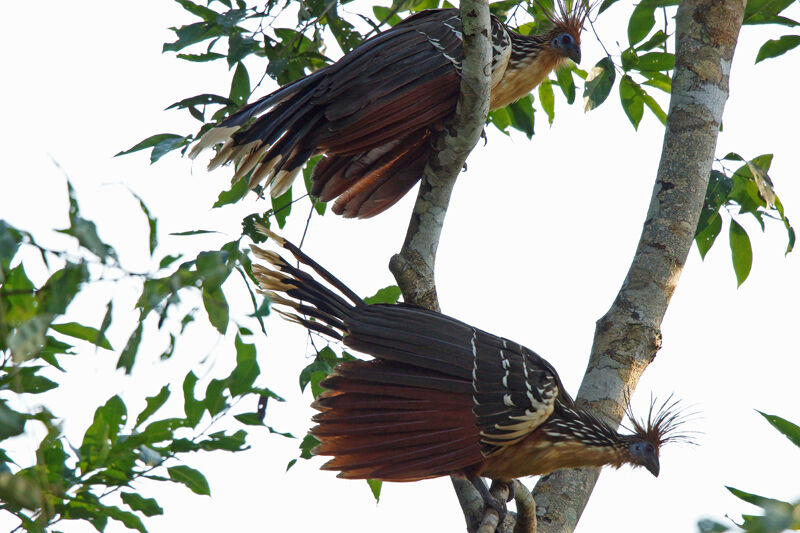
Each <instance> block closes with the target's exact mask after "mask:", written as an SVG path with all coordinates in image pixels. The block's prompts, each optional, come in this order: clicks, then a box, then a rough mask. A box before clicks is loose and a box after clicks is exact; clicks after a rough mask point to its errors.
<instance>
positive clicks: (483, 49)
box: [389, 0, 492, 311]
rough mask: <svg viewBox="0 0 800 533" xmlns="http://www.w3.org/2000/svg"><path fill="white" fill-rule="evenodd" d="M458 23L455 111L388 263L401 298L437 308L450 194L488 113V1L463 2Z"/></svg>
mask: <svg viewBox="0 0 800 533" xmlns="http://www.w3.org/2000/svg"><path fill="white" fill-rule="evenodd" d="M461 21H462V26H463V36H464V60H463V62H462V68H461V95H460V97H459V101H458V106H457V108H456V113H455V115H454V116H453V118H452V120H449V121H448V122H447V123H446V124H445V128H444V131H442V133H441V134H440V135H439V136H438V138H437V139H436V140H435V141H434V143H433V146H434V149H435V152H436V153H435V154H434V155H433V156H431V158H430V160H429V161H428V164H427V165H425V170H424V172H423V176H422V182H421V183H420V187H419V194H418V195H417V203H416V204H415V205H414V211H413V213H412V215H411V221H410V222H409V225H408V233H407V234H406V240H405V242H404V243H403V248H402V249H401V250H400V253H399V254H397V255H395V256H394V257H392V259H391V261H390V262H389V270H391V271H392V274H394V277H395V279H396V280H397V284H398V285H399V286H400V289H402V291H403V298H404V299H405V301H407V302H412V303H415V304H417V305H421V306H423V307H426V308H428V309H434V310H437V311H439V310H440V308H439V301H438V297H437V295H436V282H435V279H434V265H435V263H436V249H437V247H438V245H439V237H440V235H441V233H442V225H443V224H444V218H445V215H446V214H447V206H448V204H449V202H450V194H451V193H452V192H453V185H454V184H455V181H456V178H457V177H458V174H459V172H461V169H462V168H463V167H464V161H466V159H467V156H468V155H469V153H470V152H471V151H472V149H473V148H474V147H475V144H476V143H477V142H478V139H479V138H480V134H481V131H482V129H483V125H484V124H485V123H486V115H487V113H488V112H489V92H490V86H489V80H490V76H491V64H492V47H491V42H490V39H489V35H490V25H489V4H488V2H487V0H466V1H462V2H461Z"/></svg>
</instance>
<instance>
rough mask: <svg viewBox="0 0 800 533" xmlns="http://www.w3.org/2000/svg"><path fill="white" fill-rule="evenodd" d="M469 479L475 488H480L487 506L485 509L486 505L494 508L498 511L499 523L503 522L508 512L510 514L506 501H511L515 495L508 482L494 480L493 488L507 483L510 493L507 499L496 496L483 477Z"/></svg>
mask: <svg viewBox="0 0 800 533" xmlns="http://www.w3.org/2000/svg"><path fill="white" fill-rule="evenodd" d="M469 480H470V481H471V482H472V484H473V485H474V486H475V488H476V489H478V492H479V493H480V495H481V497H482V498H483V502H484V506H485V507H484V509H485V508H486V507H489V508H492V509H494V510H495V511H496V512H497V517H498V521H497V523H498V524H502V523H503V520H504V519H505V517H506V514H508V509H506V501H511V498H512V497H513V492H512V491H511V486H510V485H508V484H507V483H504V482H503V481H493V482H492V489H495V488H496V487H499V485H500V484H504V485H506V486H507V487H508V495H509V496H508V499H507V500H503V499H502V498H497V497H495V496H494V495H493V494H492V493H491V492H490V490H489V489H488V488H487V487H486V483H484V482H483V479H481V478H480V477H474V478H470V479H469Z"/></svg>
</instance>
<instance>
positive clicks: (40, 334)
mask: <svg viewBox="0 0 800 533" xmlns="http://www.w3.org/2000/svg"><path fill="white" fill-rule="evenodd" d="M51 319H52V317H50V316H49V315H40V316H35V317H33V318H31V319H30V320H27V321H25V322H23V323H22V324H20V325H18V326H17V327H16V328H14V329H13V330H12V331H11V333H10V334H9V335H8V337H7V338H6V339H4V340H5V343H6V345H7V346H8V347H9V348H10V349H11V354H12V356H13V357H14V361H15V362H17V363H21V362H23V361H27V360H28V359H32V358H34V357H36V356H37V355H39V353H40V352H41V351H42V348H44V345H45V340H46V339H45V333H46V332H47V328H48V326H49V325H50V320H51Z"/></svg>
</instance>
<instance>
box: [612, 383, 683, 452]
mask: <svg viewBox="0 0 800 533" xmlns="http://www.w3.org/2000/svg"><path fill="white" fill-rule="evenodd" d="M625 415H626V416H627V417H628V420H629V421H630V427H626V429H628V430H629V431H631V432H632V433H633V436H635V437H639V438H641V439H642V440H644V441H647V442H650V443H652V444H653V445H654V446H656V448H660V447H661V446H662V445H663V444H666V443H667V442H684V443H687V444H694V439H693V434H694V433H695V432H693V431H685V430H684V425H685V424H686V422H687V421H688V420H689V419H690V418H692V417H693V416H694V413H692V412H687V410H686V409H685V408H684V407H683V406H682V405H681V402H680V400H673V399H672V394H670V395H669V396H668V397H667V399H666V400H664V401H663V402H661V403H660V405H659V401H658V398H655V397H653V396H651V397H650V409H649V410H648V413H647V419H644V418H637V417H636V416H634V414H633V410H632V409H631V403H630V397H629V396H628V394H627V393H626V395H625Z"/></svg>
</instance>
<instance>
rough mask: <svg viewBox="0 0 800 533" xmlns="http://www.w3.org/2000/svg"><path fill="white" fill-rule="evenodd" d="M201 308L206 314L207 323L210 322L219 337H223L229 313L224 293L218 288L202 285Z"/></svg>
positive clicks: (226, 328)
mask: <svg viewBox="0 0 800 533" xmlns="http://www.w3.org/2000/svg"><path fill="white" fill-rule="evenodd" d="M203 307H205V309H206V312H207V313H208V321H209V322H211V325H212V326H214V328H215V329H216V330H217V331H219V332H220V334H221V335H225V332H226V331H227V330H228V322H229V320H230V311H229V308H228V300H227V299H226V298H225V293H223V292H222V289H220V288H219V286H214V285H212V286H208V285H205V284H204V285H203Z"/></svg>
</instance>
